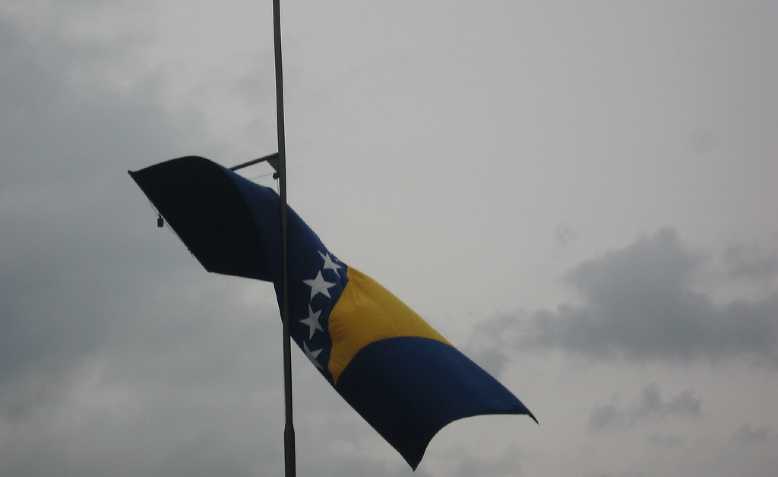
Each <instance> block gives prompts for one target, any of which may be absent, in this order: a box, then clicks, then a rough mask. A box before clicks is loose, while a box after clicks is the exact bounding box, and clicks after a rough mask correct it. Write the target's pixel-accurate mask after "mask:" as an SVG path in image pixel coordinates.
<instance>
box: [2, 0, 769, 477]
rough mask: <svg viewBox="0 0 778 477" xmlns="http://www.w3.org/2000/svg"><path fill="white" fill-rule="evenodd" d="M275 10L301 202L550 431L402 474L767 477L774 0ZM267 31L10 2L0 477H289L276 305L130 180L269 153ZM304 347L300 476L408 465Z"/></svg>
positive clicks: (296, 5)
mask: <svg viewBox="0 0 778 477" xmlns="http://www.w3.org/2000/svg"><path fill="white" fill-rule="evenodd" d="M283 3H284V6H283V21H284V29H285V39H284V41H285V44H284V46H285V58H284V59H285V75H286V84H285V87H286V92H287V97H286V101H287V151H288V160H289V196H290V201H291V203H292V205H293V206H294V207H295V209H296V210H297V211H298V212H299V213H300V214H301V215H302V216H303V217H305V218H306V220H307V221H308V223H309V224H310V225H311V226H312V227H313V228H314V229H315V230H316V231H317V232H318V233H319V235H320V236H321V237H322V239H323V240H324V241H325V242H326V243H327V244H328V245H329V247H330V249H331V250H332V251H333V252H335V253H336V254H337V255H338V256H339V257H341V258H342V259H344V260H345V261H347V262H348V263H351V264H353V265H355V266H357V267H359V268H360V269H362V270H365V271H366V272H368V273H369V274H371V275H372V276H374V277H375V278H377V279H378V280H380V281H381V282H382V283H383V284H384V285H385V286H387V287H388V288H390V289H391V290H393V291H394V292H395V293H396V294H397V295H398V296H400V297H402V298H403V299H404V300H405V301H406V302H407V303H408V304H410V305H411V306H412V307H413V308H415V309H416V310H417V311H418V312H419V313H421V314H422V315H423V316H425V317H426V318H427V319H428V321H429V322H431V323H432V324H433V325H434V326H435V327H436V328H438V329H439V330H440V331H441V332H442V333H443V334H444V335H446V336H448V337H449V338H450V339H451V340H452V341H453V342H454V343H456V344H457V345H458V346H459V347H460V348H462V349H463V350H465V351H466V352H467V353H468V354H469V355H470V356H471V357H473V358H474V359H475V360H476V361H477V362H478V363H480V364H481V365H482V366H484V367H485V368H486V369H488V370H489V371H491V372H492V373H493V374H495V375H496V376H498V377H499V378H500V380H501V381H502V382H503V383H505V384H506V386H507V387H508V388H510V389H511V390H513V391H514V392H515V393H516V394H517V395H518V396H519V397H520V398H521V399H522V400H523V401H524V402H525V403H526V404H527V405H528V406H529V407H530V408H531V409H532V410H533V412H534V413H535V414H536V415H537V416H538V418H539V419H540V421H541V425H540V426H536V425H535V424H534V423H532V422H531V420H529V419H528V418H526V417H521V416H518V417H509V418H506V417H493V416H490V417H479V418H473V419H468V420H464V421H462V422H457V423H454V424H452V425H450V426H449V427H447V428H445V429H444V430H443V431H442V432H441V433H440V434H439V435H438V436H437V437H436V438H435V439H434V440H433V442H432V444H431V445H430V447H429V449H428V452H427V455H426V457H425V459H424V460H423V461H422V464H421V466H420V468H419V470H418V471H417V474H418V475H421V476H424V477H429V476H457V477H459V476H461V477H464V476H471V475H479V476H516V475H580V476H584V477H599V476H609V477H616V476H651V475H668V476H689V475H706V476H730V475H740V476H754V477H756V476H768V475H773V473H774V470H775V468H776V466H778V456H777V455H776V454H775V452H774V450H775V448H776V447H778V411H776V409H775V407H774V406H775V402H778V245H776V244H778V217H776V213H775V204H776V203H778V192H776V190H778V189H776V187H775V181H776V178H778V134H776V132H777V131H778V93H776V90H775V87H774V85H775V84H778V59H777V58H778V57H776V55H775V52H774V45H776V44H778V32H777V31H776V29H775V28H774V25H775V21H776V19H778V3H776V2H774V1H770V0H762V1H759V0H748V1H744V0H739V1H735V0H730V1H721V0H683V1H677V0H673V1H669V0H667V1H655V2H644V1H622V2H609V1H600V0H591V1H588V2H578V1H572V0H569V1H563V0H554V1H542V2H541V1H536V2H527V1H507V0H486V1H481V2H472V1H470V2H462V1H453V2H452V1H450V0H449V1H443V0H427V1H422V2H419V1H409V0H401V1H392V2H387V1H384V2H379V1H367V2H366V1H364V0H362V1H357V0H334V1H330V2H314V1H303V0H298V1H284V2H283ZM270 13H271V11H270V1H269V0H268V1H265V2H259V1H240V0H229V1H223V2H208V1H192V0H187V1H184V0H178V1H175V0H167V1H162V0H157V1H150V0H148V1H139V0H135V1H118V0H117V1H113V2H100V1H97V0H78V1H75V0H74V1H68V2H61V1H54V0H48V1H47V0H3V2H2V3H1V4H0V59H1V60H2V67H0V105H2V107H1V108H0V144H2V154H0V325H2V328H0V474H2V475H9V476H11V475H13V476H17V475H18V476H28V475H29V476H62V475H73V476H85V477H90V476H103V475H116V476H119V477H122V476H179V475H181V476H183V475H186V476H199V475H203V476H206V475H208V476H211V475H224V476H271V475H281V473H282V461H283V458H282V455H283V454H282V445H281V430H282V417H281V414H282V390H281V384H282V380H281V374H280V368H281V345H280V339H279V338H280V333H281V327H280V322H279V320H278V316H277V309H276V306H275V302H274V296H273V292H272V287H271V286H269V285H268V284H263V283H252V282H248V281H245V280H239V279H235V278H227V277H222V276H217V275H210V274H207V273H205V272H204V271H203V270H201V269H200V267H199V265H198V264H197V262H196V261H195V260H194V258H193V257H192V256H190V255H189V254H188V252H187V251H186V249H185V248H184V247H183V246H182V244H181V243H180V242H179V241H178V239H177V238H176V237H175V235H174V234H172V233H170V231H169V230H168V229H162V230H157V229H156V228H155V215H154V212H153V209H152V208H151V207H150V205H149V203H148V202H147V200H146V199H145V197H144V196H143V195H142V194H141V192H140V191H139V190H138V189H137V188H136V187H135V185H134V184H133V183H132V182H131V180H130V179H129V177H128V176H127V174H126V171H127V170H128V169H138V168H141V167H144V166H147V165H150V164H152V163H156V162H159V161H162V160H164V159H168V158H172V157H177V156H182V155H187V154H199V155H204V156H207V157H210V158H212V159H214V160H216V161H217V162H220V163H222V164H225V165H231V164H235V163H237V162H241V161H244V160H247V159H249V158H252V157H256V156H257V155H262V154H266V153H269V152H273V151H274V150H275V148H276V145H275V129H274V127H275V110H274V96H273V95H274V90H273V69H272V68H273V62H272V33H271V32H272V30H271V23H270V22H271V20H270V18H271V17H270ZM267 172H268V171H267V170H265V169H262V168H261V167H257V168H254V169H247V170H246V171H245V174H246V176H247V177H250V178H253V179H255V180H256V181H258V182H260V183H263V184H266V185H271V184H272V178H271V177H268V176H267V175H266V174H267ZM293 354H294V356H293V365H294V373H295V374H294V385H295V405H296V408H295V409H296V430H297V437H298V442H297V451H298V468H299V474H300V475H323V476H348V477H351V476H362V475H373V476H379V477H383V476H409V475H412V472H411V471H410V469H409V468H408V467H407V465H406V464H405V463H404V461H403V460H402V459H401V457H400V456H399V455H398V454H397V453H396V452H395V451H394V450H393V449H392V448H391V447H389V446H388V445H387V444H386V443H385V442H384V441H383V440H382V439H381V438H380V436H378V434H377V433H375V432H374V431H373V430H372V429H371V428H370V427H369V426H368V425H367V424H366V423H365V422H364V421H362V419H361V418H360V417H359V416H358V415H357V414H356V413H355V412H354V411H352V410H351V409H350V408H349V407H348V405H347V404H346V403H345V402H344V401H342V400H341V398H340V397H339V396H338V395H337V394H336V393H335V392H334V391H333V390H332V389H331V388H330V386H329V385H328V384H327V383H326V382H325V381H323V380H322V379H321V377H320V376H319V375H318V374H317V373H316V372H315V370H314V369H313V368H312V367H311V366H310V364H309V363H308V362H307V361H306V360H305V359H304V357H302V354H301V353H300V352H299V351H298V350H296V349H295V350H293Z"/></svg>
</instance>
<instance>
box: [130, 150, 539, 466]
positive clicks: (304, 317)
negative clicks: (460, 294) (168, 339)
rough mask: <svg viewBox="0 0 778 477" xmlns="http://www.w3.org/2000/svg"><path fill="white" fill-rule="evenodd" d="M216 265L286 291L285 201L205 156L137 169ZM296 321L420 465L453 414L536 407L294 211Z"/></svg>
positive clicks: (304, 345)
mask: <svg viewBox="0 0 778 477" xmlns="http://www.w3.org/2000/svg"><path fill="white" fill-rule="evenodd" d="M130 175H131V176H132V178H133V179H134V180H135V181H136V182H137V183H138V185H139V186H140V188H141V189H142V190H143V192H144V193H145V194H146V195H147V196H148V198H149V199H150V200H151V202H152V203H153V204H154V205H155V207H156V208H157V210H158V211H159V213H160V214H161V215H162V216H163V217H164V218H165V220H166V221H167V222H168V224H170V226H171V227H172V228H173V230H174V231H175V232H176V233H177V234H178V236H179V237H180V238H181V240H182V241H183V242H184V244H185V245H186V246H187V247H188V248H189V250H190V251H191V252H192V254H193V255H194V256H195V257H196V258H197V259H198V260H199V261H200V263H201V264H202V265H203V266H204V267H205V268H206V270H208V271H211V272H216V273H223V274H228V275H236V276H241V277H248V278H255V279H259V280H265V281H269V282H272V283H273V284H274V286H275V289H276V295H277V296H280V292H281V289H280V287H281V283H280V281H281V231H280V199H279V197H278V195H277V194H276V193H275V191H274V190H273V189H270V188H268V187H263V186H260V185H257V184H255V183H253V182H250V181H248V180H247V179H245V178H243V177H242V176H240V175H238V174H236V173H234V172H232V171H230V170H228V169H226V168H224V167H222V166H220V165H218V164H216V163H214V162H211V161H209V160H208V159H204V158H201V157H195V156H190V157H182V158H179V159H173V160H170V161H167V162H163V163H160V164H157V165H154V166H151V167H148V168H145V169H142V170H140V171H136V172H130ZM288 241H289V244H288V246H289V256H288V267H289V268H288V270H289V276H288V277H289V278H288V280H289V320H290V321H289V331H290V335H291V337H292V339H293V340H294V341H295V343H297V345H298V346H299V347H300V349H301V350H302V351H303V353H305V355H306V356H307V357H308V359H309V360H310V361H311V362H312V363H313V365H314V366H316V368H317V369H318V370H319V372H320V373H321V374H322V375H323V376H324V377H325V379H327V380H328V381H329V382H330V384H332V386H334V388H335V389H336V390H337V392H338V393H340V395H341V396H343V397H344V398H345V399H346V401H348V403H349V404H350V405H351V406H352V407H353V408H354V409H355V410H356V411H357V412H359V414H361V415H362V417H364V418H365V419H366V420H367V422H368V423H370V425H371V426H373V428H374V429H375V430H376V431H378V432H379V433H380V434H381V435H382V436H383V437H384V438H385V439H386V440H387V441H388V442H389V443H390V444H391V445H392V446H393V447H394V448H395V449H397V450H398V451H399V452H400V454H402V456H403V457H404V458H405V460H406V461H407V462H408V463H409V464H410V465H411V467H413V468H414V469H415V468H416V467H417V466H418V464H419V462H420V461H421V458H422V456H423V455H424V451H425V449H426V448H427V445H428V444H429V442H430V440H431V439H432V437H433V436H434V435H435V434H436V433H437V432H438V431H439V430H440V429H441V428H442V427H443V426H445V425H446V424H448V423H450V422H452V421H454V420H456V419H461V418H464V417H470V416H475V415H480V414H527V415H529V416H530V417H532V418H533V419H534V416H532V413H531V412H530V411H529V410H528V409H527V408H526V407H525V406H524V405H523V404H522V403H521V401H519V400H518V399H517V398H516V397H515V396H514V395H513V394H512V393H511V392H510V391H508V390H507V389H506V388H505V387H504V386H503V385H502V384H500V383H499V382H498V381H497V380H495V379H494V378H493V377H492V376H490V375H489V374H488V373H486V372H485V371H484V370H483V369H481V368H480V367H479V366H478V365H476V364H475V363H474V362H473V361H471V360H470V359H468V358H467V357H466V356H465V355H464V354H462V353H461V352H460V351H459V350H457V349H456V348H455V347H454V346H452V345H451V343H449V342H448V340H446V338H444V337H443V336H442V335H441V334H440V333H438V332H437V331H436V330H435V329H433V328H432V327H431V326H430V325H429V324H427V323H426V322H425V321H424V320H423V319H422V318H421V317H419V316H418V315H417V314H416V313H415V312H414V311H413V310H411V309H410V308H409V307H408V306H406V305H405V304H404V303H403V302H402V301H400V300H399V299H398V298H397V297H395V296H394V295H392V293H390V292H389V291H388V290H386V289H385V288H383V287H382V286H381V285H380V284H379V283H378V282H376V281H375V280H373V279H372V278H370V277H369V276H367V275H365V274H364V273H362V272H360V271H359V270H357V269H356V268H354V267H352V266H349V265H347V264H346V263H344V262H342V261H341V260H340V259H339V258H338V257H336V256H335V255H334V254H333V253H332V252H330V251H329V249H327V248H326V247H325V246H324V244H323V243H322V242H321V240H320V239H319V237H318V236H317V235H316V234H315V233H314V232H313V231H312V230H311V229H310V228H309V227H308V226H307V225H306V224H305V222H303V220H302V219H301V218H300V217H299V216H298V215H297V214H296V213H295V212H294V211H293V210H292V209H291V208H289V209H288Z"/></svg>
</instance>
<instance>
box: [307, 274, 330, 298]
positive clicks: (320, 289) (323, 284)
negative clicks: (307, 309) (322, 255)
mask: <svg viewBox="0 0 778 477" xmlns="http://www.w3.org/2000/svg"><path fill="white" fill-rule="evenodd" d="M303 283H305V284H306V285H308V286H309V287H311V300H313V299H314V298H315V297H316V295H318V294H319V293H321V294H322V295H324V296H326V297H327V298H332V297H331V296H330V290H329V289H330V288H332V287H334V286H335V284H334V283H330V282H328V281H326V280H325V279H324V277H323V276H321V270H319V271H318V272H317V273H316V278H312V279H310V280H303Z"/></svg>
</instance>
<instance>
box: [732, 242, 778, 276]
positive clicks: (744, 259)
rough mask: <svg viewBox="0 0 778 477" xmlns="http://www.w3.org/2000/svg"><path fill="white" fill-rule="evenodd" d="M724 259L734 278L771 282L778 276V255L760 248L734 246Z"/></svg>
mask: <svg viewBox="0 0 778 477" xmlns="http://www.w3.org/2000/svg"><path fill="white" fill-rule="evenodd" d="M722 258H723V261H724V265H725V266H726V267H727V272H728V273H729V275H730V276H731V277H733V278H745V279H751V280H771V279H773V278H775V277H776V276H778V254H776V253H774V252H769V251H767V250H765V249H764V248H762V247H759V246H747V245H743V244H737V245H732V246H730V247H727V249H726V251H725V252H724V255H723V257H722Z"/></svg>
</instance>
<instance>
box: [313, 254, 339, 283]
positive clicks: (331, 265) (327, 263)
mask: <svg viewBox="0 0 778 477" xmlns="http://www.w3.org/2000/svg"><path fill="white" fill-rule="evenodd" d="M319 255H321V258H323V259H324V266H323V267H322V268H324V269H325V270H332V271H333V272H335V275H337V276H338V278H340V269H341V268H343V266H342V265H338V264H337V263H335V262H334V261H333V260H332V257H330V254H329V253H321V252H319Z"/></svg>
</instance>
